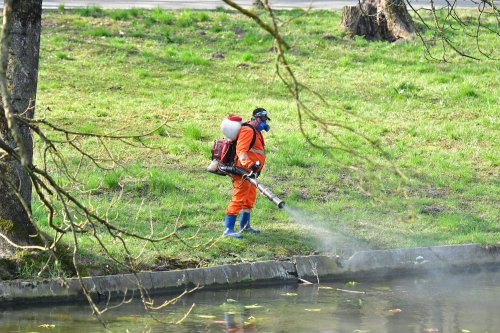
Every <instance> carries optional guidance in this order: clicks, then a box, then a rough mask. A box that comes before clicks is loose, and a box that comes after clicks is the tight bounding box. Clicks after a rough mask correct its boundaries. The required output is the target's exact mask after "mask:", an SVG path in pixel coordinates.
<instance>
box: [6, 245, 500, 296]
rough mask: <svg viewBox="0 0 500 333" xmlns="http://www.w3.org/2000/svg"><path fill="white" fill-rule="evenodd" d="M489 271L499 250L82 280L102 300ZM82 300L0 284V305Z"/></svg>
mask: <svg viewBox="0 0 500 333" xmlns="http://www.w3.org/2000/svg"><path fill="white" fill-rule="evenodd" d="M481 266H492V267H493V268H494V269H500V247H495V246H491V247H483V246H480V245H478V244H466V245H445V246H433V247H421V248H408V249H394V250H376V251H360V252H356V253H355V254H354V255H352V256H351V257H350V258H349V259H347V260H341V259H340V258H339V257H336V256H321V255H314V256H295V257H294V258H293V260H292V261H263V262H253V263H240V264H231V265H222V266H216V267H206V268H199V269H185V270H175V271H159V272H140V273H136V274H120V275H109V276H94V277H85V278H83V283H84V284H85V286H86V287H87V289H88V290H90V292H91V293H92V294H93V295H96V296H99V295H102V296H103V297H105V298H107V297H108V295H111V296H120V295H123V294H124V293H127V294H132V293H137V292H138V288H139V287H138V286H139V285H141V286H142V287H143V288H145V289H147V290H148V292H149V293H150V294H155V293H168V292H172V293H175V292H177V291H179V290H184V289H187V288H191V287H195V286H198V285H199V286H203V287H205V288H231V287H242V286H253V285H263V284H267V285H270V284H286V283H299V282H300V281H301V280H307V281H310V282H318V281H322V282H325V281H333V280H342V279H347V278H357V279H361V280H362V279H364V280H368V279H373V278H379V277H383V278H389V277H391V276H397V275H404V274H415V273H425V272H429V271H433V270H454V269H467V268H474V269H475V268H477V267H481ZM80 298H83V290H82V286H81V285H80V282H79V281H78V279H76V278H71V279H66V280H62V279H52V280H10V281H0V302H1V304H13V303H35V302H41V301H52V300H54V301H55V300H60V299H68V300H74V299H80Z"/></svg>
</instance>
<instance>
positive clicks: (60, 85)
mask: <svg viewBox="0 0 500 333" xmlns="http://www.w3.org/2000/svg"><path fill="white" fill-rule="evenodd" d="M301 13H302V12H301V11H297V10H295V11H277V12H276V14H277V15H278V16H279V17H280V19H282V20H283V21H286V20H288V19H290V18H291V16H293V15H300V14H301ZM340 17H341V15H340V12H333V13H332V12H331V11H312V12H311V13H310V14H308V15H307V16H305V17H301V18H299V19H296V20H292V21H291V23H290V24H289V25H288V26H287V27H286V28H285V30H284V31H283V32H284V35H286V36H288V37H287V38H288V39H289V40H290V42H292V43H291V44H293V48H292V49H291V50H290V52H289V53H288V60H289V62H290V64H291V66H292V68H293V70H294V71H295V73H296V75H297V78H298V79H299V80H300V81H301V82H303V83H304V84H305V85H306V86H308V87H310V88H312V89H314V90H315V91H317V92H318V93H320V94H322V95H323V96H324V97H325V98H326V99H327V100H328V101H329V103H330V104H331V105H333V107H332V108H325V107H324V105H323V104H322V103H320V102H319V101H318V99H317V98H316V96H315V95H314V94H312V93H310V92H308V91H305V90H304V91H302V97H303V99H304V101H305V102H307V103H308V105H309V106H310V108H311V110H313V111H314V112H317V114H318V115H319V116H321V117H322V118H325V119H328V120H330V121H337V122H339V123H342V124H343V125H344V127H332V128H330V130H331V133H326V132H325V131H324V128H323V127H322V126H320V125H318V124H317V123H316V122H314V121H311V120H308V119H307V117H304V118H303V120H304V122H303V124H302V125H303V129H304V130H305V133H306V134H307V135H308V139H309V140H310V141H312V142H313V143H315V144H317V145H319V146H328V147H331V146H333V147H334V149H321V148H315V147H313V146H311V145H310V144H309V143H308V141H307V140H306V139H305V138H304V136H303V135H302V134H301V132H300V127H299V121H298V117H297V112H296V109H295V103H294V100H293V99H292V98H290V95H289V93H288V91H287V89H286V88H285V87H284V85H283V84H282V83H281V82H280V81H279V80H278V78H277V77H276V75H275V73H274V69H275V67H274V63H275V53H273V52H271V51H270V49H271V47H272V46H273V44H272V39H271V38H270V37H269V36H267V35H266V33H265V32H264V31H262V30H260V29H259V28H257V27H256V26H255V25H254V23H252V21H250V20H249V19H247V18H245V17H243V16H241V15H239V14H236V13H234V12H231V11H226V10H223V9H219V10H215V11H189V10H182V11H165V10H161V9H154V10H150V11H148V10H138V9H133V10H102V9H101V8H99V7H88V8H84V9H78V10H70V9H64V8H63V9H59V11H46V12H44V16H43V33H42V43H41V45H42V50H41V60H40V72H39V90H38V96H37V108H38V109H39V110H44V109H46V108H50V111H48V112H47V113H46V116H47V118H48V120H50V121H52V122H55V123H57V124H58V125H60V126H64V127H67V128H70V129H72V130H75V131H81V132H84V133H89V132H96V131H97V132H101V133H104V132H110V131H117V130H119V129H123V128H125V130H126V132H128V133H134V134H135V133H145V132H150V131H152V132H153V134H152V136H151V137H149V138H148V139H146V140H145V141H146V143H148V144H150V145H152V146H155V147H157V148H158V149H150V150H148V149H141V148H138V147H136V146H139V144H138V143H139V142H138V141H137V140H136V141H132V143H135V144H134V145H125V144H122V143H119V142H109V143H108V150H109V151H111V152H112V155H113V156H114V157H115V158H116V159H117V160H119V162H120V165H119V166H118V167H117V168H116V169H115V170H114V171H102V170H100V169H98V168H96V166H95V165H94V164H93V163H90V162H89V161H84V163H83V164H81V165H80V163H79V157H78V155H77V154H76V153H75V152H74V151H71V150H70V149H68V148H67V147H61V148H60V154H62V156H63V157H64V159H65V160H66V161H67V162H66V163H67V164H68V167H69V168H70V169H71V171H76V170H77V168H79V170H80V173H79V174H78V175H77V178H78V179H79V180H80V181H81V182H82V184H83V185H78V184H70V183H69V182H68V180H67V179H65V177H64V176H63V175H62V174H60V173H56V175H57V180H58V181H60V182H61V183H64V184H68V186H69V187H70V189H71V190H73V191H74V193H75V195H77V196H78V197H79V198H80V199H81V200H82V201H83V202H85V203H88V204H89V205H90V206H92V207H93V208H95V209H97V210H98V211H99V212H101V213H103V214H107V216H108V218H109V219H110V220H112V221H113V222H114V223H116V224H117V225H119V226H121V227H124V228H127V229H129V230H132V231H134V232H137V233H141V234H143V235H150V234H153V235H155V236H160V235H162V234H165V233H168V232H171V231H173V230H174V227H175V225H176V221H178V224H179V225H180V226H181V227H180V228H179V229H178V234H179V236H180V237H181V238H183V239H190V238H191V237H193V238H192V239H190V240H188V241H186V242H185V243H184V242H181V241H179V240H178V239H176V238H171V239H170V240H168V241H165V242H161V243H155V244H149V245H147V246H146V248H145V250H144V252H141V251H142V250H143V242H142V241H139V240H136V239H127V246H128V247H129V248H130V249H131V251H132V253H133V254H135V255H138V254H140V253H142V257H141V259H139V260H138V264H140V265H144V267H148V266H151V265H154V263H155V262H156V261H157V258H160V257H162V258H165V257H167V258H180V259H192V260H194V261H197V262H199V263H200V265H213V264H219V263H226V262H234V261H241V260H267V259H273V258H287V257H290V256H292V255H295V254H310V253H314V252H315V251H316V250H317V249H318V248H320V245H321V242H322V239H324V237H321V235H318V234H316V233H315V232H314V231H312V229H310V228H309V227H311V226H314V225H316V224H317V225H321V227H322V228H326V229H328V230H330V232H331V233H332V234H333V235H336V234H339V235H340V234H342V235H347V236H348V237H350V239H351V240H352V242H351V243H353V244H354V243H356V244H365V245H364V246H365V247H370V248H395V247H412V246H427V245H437V244H452V243H469V242H480V243H498V241H499V239H500V215H499V210H498V203H499V202H500V190H499V189H500V186H499V185H500V184H499V177H498V174H499V171H500V169H499V167H500V164H499V161H500V153H499V152H500V149H499V143H498V129H499V118H500V111H499V108H498V105H499V104H500V97H499V96H500V90H499V86H498V72H499V69H500V67H499V65H498V63H496V62H493V61H482V62H476V61H472V60H469V59H465V58H457V57H454V58H453V57H452V58H453V59H452V60H453V61H452V62H450V63H436V62H429V61H428V60H426V59H425V57H424V50H423V47H422V46H421V45H420V44H419V43H418V42H407V43H397V44H390V43H386V42H368V41H366V40H364V39H362V38H355V39H354V40H349V39H344V38H343V37H344V35H345V33H344V31H343V30H342V28H341V27H340ZM325 35H328V36H332V35H333V36H335V37H336V38H335V39H333V40H331V39H328V40H326V39H323V38H322V37H323V36H325ZM457 38H459V37H457ZM483 41H484V42H485V43H487V44H488V45H489V48H492V49H499V48H500V42H499V40H498V38H494V37H492V38H490V39H488V38H486V39H485V40H483ZM460 42H461V43H462V44H463V45H466V46H467V45H469V46H470V47H471V48H472V47H474V46H475V45H474V43H473V42H472V41H466V40H463V41H462V40H460ZM467 43H469V44H467ZM216 52H224V54H225V58H224V59H212V58H211V55H212V54H214V53H216ZM242 62H246V63H249V64H250V67H246V68H245V67H241V66H240V67H239V66H238V65H239V64H241V63H242ZM257 106H261V107H265V108H266V109H268V110H269V111H270V113H271V118H272V121H271V122H270V125H271V128H272V129H271V131H270V132H269V133H266V134H265V136H266V145H267V146H266V149H267V152H268V163H267V166H266V168H265V170H264V172H263V173H262V176H261V178H260V179H261V181H262V182H263V183H264V184H266V185H267V186H268V187H269V188H271V189H272V191H273V192H275V193H276V194H277V195H279V196H280V197H281V198H282V199H284V200H285V201H286V202H287V205H288V206H290V207H293V208H295V209H296V210H298V211H300V212H301V216H306V217H310V218H307V219H303V220H301V219H297V218H294V217H293V216H292V215H289V214H287V212H285V211H280V210H278V209H277V208H276V207H275V206H274V205H273V204H272V203H271V202H270V201H268V200H267V199H266V198H264V197H262V196H260V195H259V197H258V199H257V204H256V207H255V209H254V212H253V214H252V224H253V226H255V227H256V228H259V229H261V230H262V234H260V235H246V236H245V238H244V239H242V240H234V239H224V238H222V239H221V238H219V236H220V235H221V233H222V231H223V219H224V211H225V208H226V206H227V203H228V202H229V199H230V197H231V189H232V186H231V183H230V180H229V179H228V178H226V177H219V176H216V175H212V174H209V173H207V172H205V167H206V165H208V163H209V158H210V148H211V145H212V143H213V140H214V139H216V138H220V137H221V136H222V133H221V132H220V128H219V124H220V122H221V120H222V119H223V118H224V117H225V116H227V115H228V114H239V115H241V116H243V117H244V118H248V116H249V115H250V112H251V110H252V109H253V108H255V107H257ZM345 111H348V112H349V113H352V114H354V115H355V116H354V117H353V116H350V115H348V114H347V113H346V112H345ZM164 121H166V122H167V123H166V124H165V125H164V126H162V127H160V128H159V129H157V127H158V126H160V125H161V124H162V123H163V122H164ZM347 127H352V128H354V129H356V130H357V131H358V132H359V133H361V134H363V135H366V136H367V137H369V138H371V139H373V140H374V141H375V142H378V143H379V144H380V145H381V146H382V147H383V151H379V150H376V149H374V148H373V147H372V146H370V145H369V144H368V143H367V141H366V140H364V139H363V138H361V137H360V136H359V135H356V134H354V133H352V132H351V131H349V130H346V128H347ZM155 129H156V130H155ZM78 144H79V146H81V147H82V148H85V149H90V150H93V151H94V152H95V153H96V154H98V155H99V156H104V155H105V153H106V151H105V150H104V149H102V148H100V147H99V146H98V145H97V143H96V141H95V140H80V141H78ZM37 147H39V148H40V149H41V148H42V147H41V145H40V144H39V143H37ZM352 148H355V149H356V151H357V152H359V153H360V154H361V156H362V157H357V156H356V155H353V154H351V153H349V152H347V151H346V149H347V150H348V149H352ZM40 152H41V150H40ZM383 156H386V157H388V158H389V160H386V159H384V158H383ZM363 157H368V158H369V159H370V160H371V161H375V162H377V163H376V164H373V163H369V162H368V161H367V160H365V159H364V158H363ZM38 158H40V157H39V156H38ZM106 165H107V164H106ZM393 166H394V167H397V168H398V169H399V170H402V171H403V172H404V174H405V175H406V176H407V180H405V179H403V178H401V177H398V176H397V175H395V173H394V168H393ZM51 168H52V170H53V168H54V165H51ZM79 190H82V192H81V194H78V193H79V192H78V191H79ZM89 191H90V194H89ZM118 199H119V200H118ZM33 207H34V208H33V210H34V212H33V213H34V216H35V218H36V219H37V220H38V221H39V223H40V225H41V228H42V230H44V231H46V232H49V228H48V226H46V225H45V224H46V221H47V214H46V212H45V211H44V210H43V209H42V208H43V207H42V205H41V204H40V202H38V201H36V200H35V201H34V203H33ZM312 217H314V218H312ZM57 218H61V216H58V217H57ZM333 238H335V237H333ZM213 240H216V242H215V243H214V242H213ZM64 241H66V242H71V239H69V238H68V239H64ZM103 242H105V243H106V244H107V245H108V246H109V248H110V251H111V253H113V254H114V255H116V256H117V258H119V259H120V258H121V259H123V258H124V255H123V253H122V252H120V249H121V244H120V242H118V241H117V240H116V239H114V238H113V237H111V236H109V235H108V236H103ZM80 245H81V246H82V251H83V258H84V259H85V260H86V261H88V263H89V264H88V273H91V272H93V271H92V267H93V265H95V266H96V267H99V265H100V262H101V260H102V259H100V258H101V257H102V256H103V255H104V253H103V251H102V250H100V249H99V248H98V247H97V245H96V243H95V241H93V240H92V239H91V238H90V237H87V236H81V243H80ZM332 251H333V252H338V253H342V252H343V251H344V249H343V248H342V245H340V244H338V245H335V244H333V247H332ZM91 263H95V264H91ZM30 265H31V264H30ZM141 267H143V266H141ZM23 270H25V271H30V270H32V269H31V266H29V265H28V266H27V267H25V268H23ZM116 271H119V267H117V266H113V265H111V268H110V271H107V272H116Z"/></svg>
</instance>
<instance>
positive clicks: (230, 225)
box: [224, 215, 243, 238]
mask: <svg viewBox="0 0 500 333" xmlns="http://www.w3.org/2000/svg"><path fill="white" fill-rule="evenodd" d="M236 217H237V215H226V220H225V222H224V236H226V237H232V238H243V236H242V235H240V234H239V233H237V232H236V231H234V224H235V223H236Z"/></svg>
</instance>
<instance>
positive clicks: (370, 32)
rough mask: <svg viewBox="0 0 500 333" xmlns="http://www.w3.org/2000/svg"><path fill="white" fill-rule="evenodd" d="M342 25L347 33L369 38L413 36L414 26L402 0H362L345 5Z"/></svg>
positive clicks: (410, 37)
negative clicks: (355, 4) (355, 3)
mask: <svg viewBox="0 0 500 333" xmlns="http://www.w3.org/2000/svg"><path fill="white" fill-rule="evenodd" d="M342 25H343V26H344V27H345V28H346V30H347V32H348V34H350V35H358V36H365V38H366V39H369V40H373V39H384V40H388V41H391V42H393V41H396V40H399V39H402V40H412V39H414V38H415V26H414V25H413V21H412V19H411V17H410V14H409V13H408V10H407V9H406V5H405V2H404V0H362V1H361V4H358V5H357V6H345V7H344V11H343V14H342Z"/></svg>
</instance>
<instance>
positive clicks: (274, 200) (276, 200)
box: [246, 178, 285, 208]
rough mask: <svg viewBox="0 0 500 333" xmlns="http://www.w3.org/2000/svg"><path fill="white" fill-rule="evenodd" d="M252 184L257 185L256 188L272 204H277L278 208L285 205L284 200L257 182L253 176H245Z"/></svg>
mask: <svg viewBox="0 0 500 333" xmlns="http://www.w3.org/2000/svg"><path fill="white" fill-rule="evenodd" d="M246 180H248V181H249V182H250V183H252V185H253V186H255V187H257V189H258V190H259V191H260V193H262V194H263V195H265V196H266V197H267V198H268V199H269V200H271V201H272V203H273V204H275V205H276V206H278V208H283V207H285V202H284V201H283V200H281V199H280V198H278V197H277V196H276V195H275V194H274V193H273V192H271V190H270V189H268V188H267V187H265V186H264V185H263V184H261V183H259V182H258V181H257V180H256V179H255V178H246Z"/></svg>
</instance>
